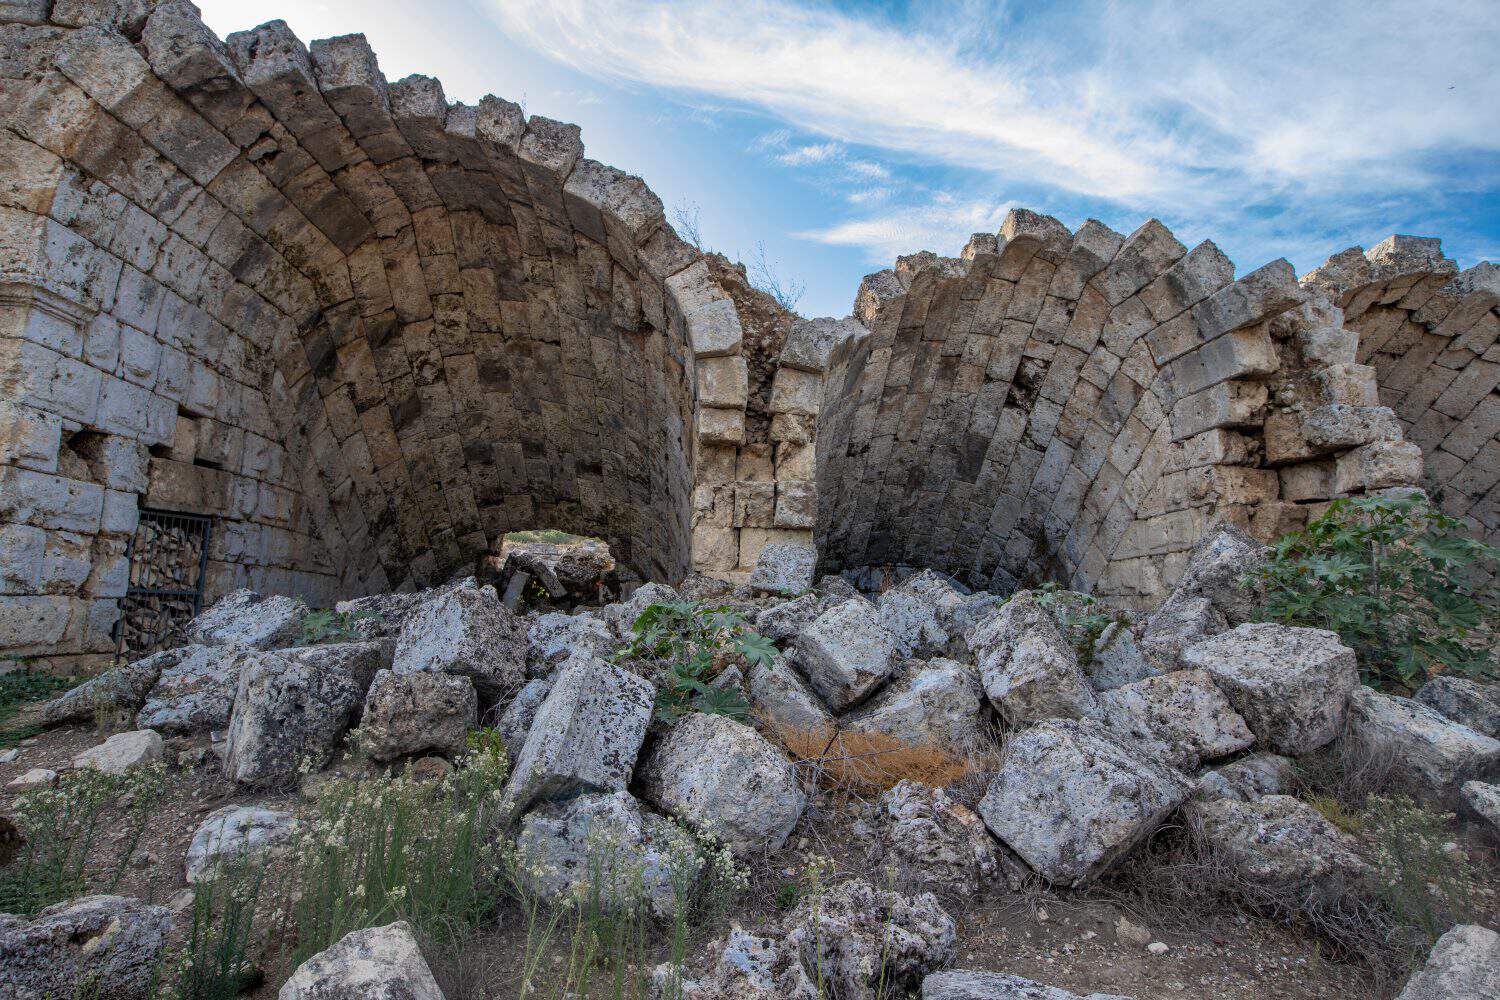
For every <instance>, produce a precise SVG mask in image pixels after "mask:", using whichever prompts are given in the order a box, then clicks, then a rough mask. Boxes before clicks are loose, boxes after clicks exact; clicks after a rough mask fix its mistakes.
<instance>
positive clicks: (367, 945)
mask: <svg viewBox="0 0 1500 1000" xmlns="http://www.w3.org/2000/svg"><path fill="white" fill-rule="evenodd" d="M276 996H277V1000H443V992H442V990H440V989H438V984H437V980H436V979H434V978H432V970H431V969H430V968H429V967H428V965H427V962H426V960H425V959H423V958H422V949H421V948H420V947H418V946H417V939H416V938H415V937H414V936H413V935H412V932H411V927H410V926H408V925H407V923H406V921H404V920H402V921H399V922H397V923H394V924H387V925H386V926H384V927H370V928H366V929H365V930H360V931H351V932H350V933H348V934H346V935H344V936H343V937H342V938H340V939H339V941H338V943H337V944H335V945H334V946H333V947H331V948H328V949H326V950H324V951H320V952H318V953H317V954H316V955H314V956H313V957H312V958H309V959H308V960H307V961H305V962H303V963H302V964H301V965H299V966H297V969H296V971H295V972H293V973H292V975H291V978H290V979H288V980H287V981H286V984H285V985H284V986H282V987H281V992H279V993H277V994H276Z"/></svg>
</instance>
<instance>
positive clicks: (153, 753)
mask: <svg viewBox="0 0 1500 1000" xmlns="http://www.w3.org/2000/svg"><path fill="white" fill-rule="evenodd" d="M160 760H161V734H160V733H157V732H155V731H154V730H150V729H138V730H136V731H134V732H129V733H116V734H115V735H113V736H111V737H109V738H108V739H107V740H105V741H104V742H103V743H101V744H99V745H98V746H96V747H90V748H89V749H87V750H85V751H83V752H82V753H80V754H78V755H77V756H75V757H74V758H73V767H74V768H75V769H82V768H87V769H89V770H92V771H101V772H103V773H104V774H114V775H122V774H128V773H130V772H131V771H134V770H136V769H138V768H142V767H150V766H151V765H152V764H155V763H157V762H158V761H160Z"/></svg>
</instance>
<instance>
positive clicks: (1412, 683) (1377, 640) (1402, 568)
mask: <svg viewBox="0 0 1500 1000" xmlns="http://www.w3.org/2000/svg"><path fill="white" fill-rule="evenodd" d="M1497 568H1500V550H1497V549H1495V548H1494V547H1492V546H1489V545H1486V544H1485V543H1483V542H1480V541H1477V540H1476V539H1473V538H1470V537H1469V536H1468V534H1467V533H1466V530H1465V527H1464V525H1463V524H1462V523H1461V522H1459V521H1457V520H1455V519H1454V518H1451V517H1449V516H1447V515H1446V514H1444V513H1443V512H1442V511H1440V510H1438V509H1437V508H1436V507H1435V506H1433V504H1432V502H1431V501H1430V500H1428V499H1427V498H1426V497H1425V496H1423V495H1422V494H1420V493H1406V494H1398V495H1380V496H1367V497H1356V498H1354V499H1349V500H1335V501H1334V502H1333V503H1332V504H1331V505H1330V506H1329V508H1328V512H1327V513H1326V514H1324V515H1323V516H1322V517H1320V518H1318V519H1317V520H1315V521H1313V522H1312V523H1311V524H1309V525H1308V526H1307V527H1306V528H1305V529H1303V530H1301V531H1297V532H1293V533H1292V534H1289V535H1287V536H1286V537H1285V538H1283V539H1281V541H1280V542H1278V543H1277V545H1276V547H1275V550H1274V552H1273V554H1272V557H1271V559H1270V560H1269V562H1268V563H1267V564H1266V565H1265V566H1264V567H1262V568H1260V569H1259V570H1257V571H1255V572H1253V573H1252V574H1251V575H1250V579H1249V581H1247V582H1249V583H1251V584H1254V585H1256V586H1260V587H1264V589H1265V593H1266V599H1265V602H1264V604H1263V617H1264V618H1266V619H1267V620H1270V621H1280V622H1288V623H1291V624H1295V625H1310V626H1314V627H1316V628H1325V629H1330V630H1332V631H1334V632H1337V633H1338V634H1339V636H1340V637H1341V638H1342V639H1343V640H1344V642H1345V643H1347V644H1348V645H1349V646H1350V647H1351V648H1352V649H1353V650H1354V651H1355V652H1356V653H1357V654H1358V655H1359V661H1360V668H1361V671H1362V672H1363V675H1364V679H1365V682H1366V683H1368V684H1370V685H1372V686H1374V687H1379V688H1385V689H1390V690H1407V691H1409V690H1413V689H1415V688H1418V687H1420V686H1421V685H1422V683H1423V682H1424V681H1426V680H1427V679H1428V678H1429V677H1431V676H1432V675H1434V674H1438V673H1445V672H1452V673H1456V674H1462V675H1466V676H1483V675H1486V674H1487V673H1489V672H1490V671H1492V670H1493V669H1494V666H1493V661H1492V660H1491V656H1492V652H1493V651H1492V645H1491V644H1492V643H1493V641H1494V630H1495V629H1496V628H1497V626H1500V610H1497V607H1496V604H1495V596H1496V594H1495V579H1494V575H1493V574H1494V573H1495V571H1496V569H1497Z"/></svg>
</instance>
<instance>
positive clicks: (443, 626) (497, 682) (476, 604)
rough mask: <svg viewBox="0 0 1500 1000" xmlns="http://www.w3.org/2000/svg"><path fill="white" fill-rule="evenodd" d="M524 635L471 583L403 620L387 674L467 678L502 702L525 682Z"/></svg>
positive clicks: (496, 603)
mask: <svg viewBox="0 0 1500 1000" xmlns="http://www.w3.org/2000/svg"><path fill="white" fill-rule="evenodd" d="M526 650H527V643H526V630H525V628H524V627H523V626H522V624H521V622H520V621H519V620H518V619H517V618H516V617H515V615H513V614H511V612H510V611H509V610H507V609H506V608H505V606H504V605H502V604H501V603H500V601H499V599H498V598H496V597H495V594H494V591H492V590H490V589H489V588H486V587H480V586H478V585H477V584H474V583H473V581H472V580H469V581H465V582H464V583H463V584H462V585H460V586H457V587H454V588H452V589H451V590H448V591H446V592H443V593H441V594H439V595H438V596H436V597H433V598H431V599H430V600H427V601H424V602H423V603H422V604H421V605H420V606H419V607H417V608H416V609H415V610H414V611H412V612H411V614H410V615H408V616H407V619H406V622H405V624H403V625H402V626H401V637H400V638H399V639H398V640H397V641H396V655H395V659H394V660H393V662H392V664H391V669H392V670H394V671H395V672H396V673H398V674H409V673H415V672H418V671H423V670H435V671H440V672H442V673H447V674H453V675H455V676H461V677H467V678H469V679H470V680H472V681H473V682H474V685H475V686H476V687H478V688H480V689H481V690H484V691H486V692H488V693H490V694H492V695H498V696H508V695H511V694H513V693H514V692H516V691H517V690H519V689H520V687H521V685H522V684H523V683H525V680H526Z"/></svg>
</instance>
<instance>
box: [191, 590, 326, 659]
mask: <svg viewBox="0 0 1500 1000" xmlns="http://www.w3.org/2000/svg"><path fill="white" fill-rule="evenodd" d="M306 614H307V605H305V604H303V603H302V602H301V601H300V600H297V599H296V598H293V597H285V596H282V595H280V594H272V595H270V596H267V597H262V596H261V595H260V594H257V593H255V592H254V591H253V590H236V591H234V592H233V593H230V594H226V595H224V596H223V597H221V598H220V599H219V600H218V601H216V602H214V603H213V604H212V605H210V606H209V608H208V609H207V610H206V611H204V612H203V613H202V614H200V615H199V616H198V617H197V618H194V619H193V621H192V623H191V624H189V625H188V630H187V634H188V641H189V642H193V643H197V644H199V645H203V646H242V647H245V648H248V649H276V648H278V647H282V646H291V645H294V644H295V643H296V642H297V639H298V638H299V637H300V636H301V634H302V619H303V617H304V616H305V615H306Z"/></svg>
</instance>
